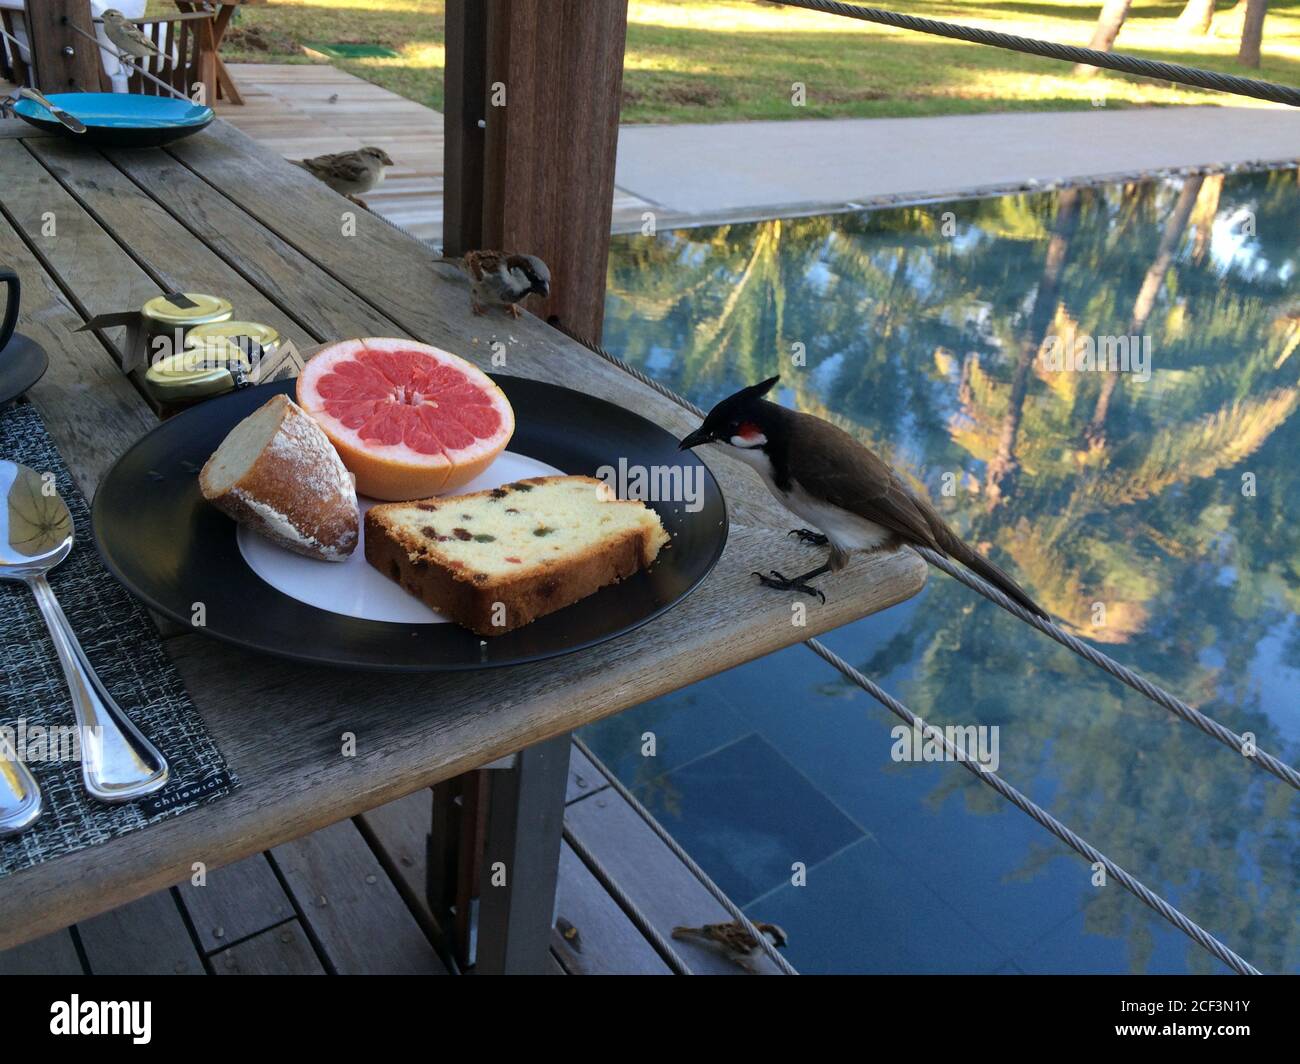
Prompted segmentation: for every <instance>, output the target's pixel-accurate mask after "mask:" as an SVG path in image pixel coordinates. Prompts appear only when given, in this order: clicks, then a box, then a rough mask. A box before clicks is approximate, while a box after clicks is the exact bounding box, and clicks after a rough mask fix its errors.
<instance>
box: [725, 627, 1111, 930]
mask: <svg viewBox="0 0 1300 1064" xmlns="http://www.w3.org/2000/svg"><path fill="white" fill-rule="evenodd" d="M841 631H843V630H841ZM836 634H837V635H839V634H840V633H836ZM782 654H783V655H799V654H802V655H803V659H807V660H802V659H800V658H798V657H793V658H790V659H788V660H787V661H786V662H785V667H783V668H782V667H777V668H771V667H767V664H768V662H770V661H772V660H773V659H771V658H769V659H765V661H764V662H762V663H754V664H751V665H747V666H743V667H742V668H739V669H734V670H732V672H730V673H728V674H727V677H728V682H729V683H730V685H731V691H730V697H731V698H732V700H733V702H734V703H735V704H736V705H737V706H738V707H741V708H740V709H738V710H737V712H738V713H739V714H740V715H741V716H742V717H743V718H744V719H745V721H746V722H747V723H748V724H749V725H750V727H751V728H752V729H753V730H755V731H757V732H758V733H759V734H761V735H762V736H763V737H764V738H765V739H766V740H767V741H768V742H769V743H771V744H772V746H774V747H775V748H776V749H778V750H780V751H781V753H782V755H783V756H784V757H785V758H786V759H787V760H789V761H790V762H791V763H792V764H793V765H794V766H795V767H796V768H797V769H799V770H800V771H802V772H804V773H806V774H807V775H808V776H809V777H810V778H812V779H814V780H816V781H817V786H818V787H819V788H821V789H822V790H823V791H824V792H825V794H826V795H827V797H829V798H830V799H831V800H832V801H833V802H834V803H835V804H836V805H838V806H839V807H840V808H841V809H843V810H844V812H845V813H846V814H847V815H848V816H849V817H851V818H852V819H853V820H854V821H855V822H856V823H857V824H858V825H859V826H861V827H862V828H863V830H864V831H866V833H867V834H868V835H869V836H870V837H872V838H874V839H876V840H877V841H879V842H880V843H881V844H883V845H884V846H886V847H887V848H888V849H890V850H891V851H893V852H894V853H895V854H897V855H898V856H899V858H900V859H904V860H906V861H907V862H908V863H909V865H910V866H911V867H912V868H913V869H914V871H916V872H917V873H918V874H919V875H920V876H921V877H922V879H923V880H924V882H925V883H926V884H928V885H929V886H930V888H931V889H933V890H934V891H935V892H936V893H938V894H939V895H940V896H941V897H943V898H944V899H945V900H946V901H947V902H948V903H949V904H950V905H951V906H952V907H953V908H954V909H956V910H957V911H958V912H959V913H961V915H962V916H964V917H965V918H966V919H968V920H969V921H970V922H971V923H972V924H973V925H974V926H975V927H977V928H978V929H979V930H980V932H981V933H982V934H983V935H984V936H985V937H986V938H988V939H989V940H990V941H993V942H995V943H997V944H998V946H999V947H1000V948H1001V949H1002V950H1003V952H1004V953H1005V954H1008V955H1010V954H1012V953H1015V952H1016V951H1017V950H1020V949H1022V948H1024V947H1025V946H1027V945H1028V944H1029V943H1031V942H1034V941H1036V940H1037V939H1039V938H1041V937H1042V936H1043V935H1044V934H1045V933H1046V932H1047V931H1049V930H1051V929H1052V928H1054V927H1056V926H1057V925H1058V924H1059V923H1060V922H1061V921H1062V920H1064V919H1065V918H1066V917H1067V916H1068V915H1070V914H1071V913H1072V912H1074V911H1076V910H1077V909H1078V908H1079V906H1080V905H1082V904H1083V903H1084V902H1085V901H1086V900H1087V898H1088V892H1089V891H1090V890H1091V889H1092V888H1091V887H1089V885H1088V877H1089V874H1090V870H1089V868H1088V866H1087V865H1086V864H1085V863H1084V862H1083V860H1082V859H1080V858H1076V857H1075V856H1074V855H1073V854H1072V853H1071V852H1070V851H1069V850H1067V849H1066V848H1065V846H1064V845H1063V844H1061V843H1058V842H1057V841H1056V840H1055V839H1053V838H1052V837H1051V836H1049V835H1048V834H1047V833H1046V832H1045V831H1044V830H1043V828H1041V827H1040V826H1039V825H1038V824H1037V823H1035V822H1034V821H1032V820H1031V819H1030V818H1029V817H1027V816H1026V815H1024V814H1023V813H1021V812H1020V811H1019V810H1017V809H1014V808H1012V807H1011V806H1009V805H1008V804H1007V803H1006V802H1005V801H1004V800H1003V799H1002V798H1000V797H998V796H996V795H993V794H991V793H986V792H985V788H984V787H983V785H981V784H979V783H977V782H976V781H974V780H973V779H971V778H970V777H969V776H968V774H967V772H966V770H965V769H963V768H961V767H960V766H959V765H955V764H900V763H897V762H895V761H893V760H892V759H891V757H890V751H891V748H892V746H893V744H894V739H893V737H892V736H891V729H892V728H893V727H895V726H896V725H898V724H899V721H898V719H897V718H896V717H894V716H893V715H892V714H890V713H888V712H887V711H886V710H884V709H883V708H882V707H880V706H879V705H878V704H877V703H876V702H875V701H874V700H873V699H872V698H870V697H869V696H868V695H866V694H865V693H863V692H861V691H859V690H857V689H856V688H854V689H852V690H849V691H839V690H835V689H834V688H831V689H827V688H826V686H825V684H826V683H827V681H828V679H830V678H831V677H833V676H834V674H833V673H832V674H831V677H828V676H827V669H825V668H820V669H819V668H818V666H820V665H821V663H820V662H819V661H817V659H815V658H814V657H813V656H812V655H811V654H809V653H808V652H807V651H806V650H804V649H803V648H802V647H795V648H791V649H790V650H788V651H782ZM774 657H780V655H774ZM801 666H802V667H801ZM891 686H892V685H891ZM1006 731H1007V729H1004V736H1003V738H1004V742H1005V741H1006V734H1005V733H1006ZM1003 756H1006V750H1005V748H1004V749H1003ZM1018 782H1019V781H1018Z"/></svg>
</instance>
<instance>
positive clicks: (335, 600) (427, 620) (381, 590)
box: [236, 451, 563, 624]
mask: <svg viewBox="0 0 1300 1064" xmlns="http://www.w3.org/2000/svg"><path fill="white" fill-rule="evenodd" d="M556 475H563V471H562V470H559V469H556V468H555V467H554V466H549V465H547V464H546V463H545V462H539V461H537V459H535V458H528V457H526V456H525V455H522V454H515V453H514V452H513V451H503V452H502V453H501V454H500V455H499V456H498V457H497V460H496V461H495V462H493V463H492V464H491V465H490V466H488V468H487V469H486V470H484V471H483V472H482V473H480V474H479V475H478V476H477V477H475V478H474V479H473V480H471V481H470V482H469V483H468V484H466V485H465V486H464V487H462V488H458V489H456V494H457V495H467V494H469V493H470V492H472V491H489V490H491V489H492V488H499V487H501V485H502V484H509V483H511V482H513V481H516V480H523V479H524V478H525V477H550V476H556ZM357 502H358V503H360V505H361V518H362V524H361V535H360V537H359V538H358V540H357V549H356V550H354V551H353V552H352V556H351V557H350V558H348V560H347V561H345V562H323V561H318V560H316V559H315V558H304V557H303V556H302V555H301V554H294V553H293V551H291V550H285V549H284V548H283V547H281V546H278V545H277V544H275V543H272V542H271V541H270V540H269V539H265V538H263V537H262V536H259V535H258V534H257V533H256V532H253V531H252V530H250V529H249V528H248V527H247V526H246V525H239V526H238V531H237V532H236V539H237V542H238V543H239V553H240V554H242V555H243V556H244V561H246V562H247V563H248V567H249V568H250V569H252V570H253V572H255V573H256V574H257V575H258V576H260V577H261V578H262V579H263V580H265V581H266V582H267V583H268V584H270V585H271V586H272V587H273V588H275V589H276V590H277V591H283V592H284V593H285V594H286V595H288V596H289V597H290V598H296V599H297V600H298V601H299V602H305V603H307V605H309V606H317V607H319V608H320V609H322V610H329V611H330V612H331V613H341V614H343V615H344V616H346V617H360V618H362V619H364V620H369V621H396V622H397V623H399V624H446V623H449V622H450V618H448V617H444V616H443V615H442V614H441V613H438V612H437V611H436V610H431V609H430V608H429V607H428V606H426V605H425V604H424V603H423V602H421V601H420V600H419V599H418V598H416V597H415V596H414V595H408V594H407V593H406V592H405V591H403V590H402V589H401V588H400V587H398V586H397V584H395V583H394V582H393V581H392V580H389V579H388V577H386V576H384V575H383V574H382V573H380V572H379V570H378V569H376V568H375V567H374V566H373V565H371V564H370V563H369V562H368V561H366V551H365V516H366V511H367V510H369V509H370V507H371V506H374V505H375V500H373V499H367V498H364V497H362V496H358V497H357Z"/></svg>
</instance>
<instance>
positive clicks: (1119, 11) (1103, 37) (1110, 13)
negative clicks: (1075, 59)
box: [1074, 0, 1133, 74]
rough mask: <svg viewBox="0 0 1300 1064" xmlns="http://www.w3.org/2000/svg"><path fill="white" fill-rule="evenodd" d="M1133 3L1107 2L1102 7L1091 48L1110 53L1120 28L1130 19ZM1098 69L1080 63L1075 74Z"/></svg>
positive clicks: (1075, 69) (1110, 0)
mask: <svg viewBox="0 0 1300 1064" xmlns="http://www.w3.org/2000/svg"><path fill="white" fill-rule="evenodd" d="M1132 3H1133V0H1106V2H1105V3H1104V4H1103V5H1102V8H1101V14H1100V15H1099V16H1098V17H1097V28H1096V29H1095V30H1093V31H1092V40H1090V41H1089V42H1088V47H1089V48H1094V49H1096V50H1097V51H1099V52H1109V51H1110V50H1111V46H1112V45H1114V43H1115V38H1116V37H1118V36H1119V29H1120V27H1121V26H1123V25H1124V20H1125V19H1126V18H1128V9H1129V5H1131V4H1132ZM1096 69H1097V68H1096V67H1093V66H1089V65H1088V64H1087V63H1080V64H1078V65H1077V66H1076V67H1075V68H1074V72H1075V73H1076V74H1083V73H1086V72H1088V71H1092V70H1096Z"/></svg>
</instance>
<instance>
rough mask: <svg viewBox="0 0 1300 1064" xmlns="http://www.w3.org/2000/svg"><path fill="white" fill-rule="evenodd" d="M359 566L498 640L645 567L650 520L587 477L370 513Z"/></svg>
mask: <svg viewBox="0 0 1300 1064" xmlns="http://www.w3.org/2000/svg"><path fill="white" fill-rule="evenodd" d="M365 541H366V547H365V550H366V560H367V561H368V562H370V564H371V565H373V566H374V567H375V568H376V569H378V570H379V571H380V572H381V573H383V574H384V575H385V576H388V577H390V578H392V579H393V580H396V581H397V582H398V583H399V584H401V586H402V587H403V588H405V589H406V590H407V591H409V592H410V593H411V594H412V595H414V596H415V597H416V598H418V599H421V600H422V601H423V602H425V603H427V604H428V605H429V606H432V607H433V608H434V609H436V610H439V611H440V612H442V613H445V614H447V616H449V617H451V618H452V619H453V620H454V621H457V622H458V623H460V624H463V625H464V626H465V627H466V628H469V629H472V630H473V631H475V632H477V633H478V634H479V635H483V636H489V635H501V634H503V633H505V632H508V631H511V630H512V629H515V628H518V627H519V626H520V625H524V624H527V623H528V622H529V621H532V620H536V619H537V618H538V617H541V616H543V615H544V614H547V613H553V612H554V611H555V610H558V609H562V608H563V607H565V606H569V605H572V604H573V603H575V602H577V601H578V600H579V599H582V598H586V597H587V596H588V595H590V594H592V593H594V592H596V591H599V590H600V589H601V588H602V587H604V586H605V585H607V584H613V583H617V582H618V581H619V580H623V579H625V578H626V577H629V576H631V575H632V574H633V573H635V572H637V571H638V570H640V569H644V568H646V567H648V566H649V565H650V564H651V562H653V561H654V560H655V558H656V557H657V556H658V554H659V550H660V548H662V547H663V546H664V544H665V543H667V542H668V533H666V532H665V531H664V528H663V525H661V524H660V523H659V515H658V514H656V513H655V512H654V511H653V510H651V509H648V508H647V507H646V506H644V505H643V504H641V503H640V502H629V501H622V500H619V499H617V498H615V497H614V495H613V494H612V493H611V492H610V490H609V489H608V488H607V487H606V486H605V485H604V484H603V483H602V482H601V481H599V480H595V479H593V478H591V477H534V478H531V479H529V480H520V481H517V482H515V483H513V484H506V485H505V486H504V487H500V488H496V489H494V490H492V491H480V492H475V493H474V494H471V495H460V496H456V497H452V498H437V499H425V500H423V501H419V502H406V503H388V504H384V505H381V506H374V507H372V508H371V509H370V511H369V513H367V514H366V537H365Z"/></svg>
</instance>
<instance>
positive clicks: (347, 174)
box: [289, 147, 393, 207]
mask: <svg viewBox="0 0 1300 1064" xmlns="http://www.w3.org/2000/svg"><path fill="white" fill-rule="evenodd" d="M289 161H290V162H292V163H293V165H294V166H301V167H302V168H303V169H304V170H306V171H307V173H309V174H311V176H312V177H314V178H316V179H317V180H319V181H324V182H325V184H327V185H329V187H330V188H332V189H333V190H334V191H335V192H338V193H341V194H342V195H344V196H347V197H348V199H350V200H355V201H356V202H357V203H361V205H362V206H363V207H364V206H365V204H364V203H362V201H361V200H358V199H357V197H358V196H360V195H361V194H362V193H365V192H369V191H370V190H371V189H372V188H374V187H375V186H376V185H377V184H379V182H381V181H382V180H383V179H384V167H385V166H392V165H393V160H392V159H391V158H390V157H389V155H388V152H386V151H384V149H383V148H374V147H366V148H358V149H357V150H356V151H341V152H336V153H334V154H332V155H317V156H316V157H315V158H314V159H301V160H299V159H291V160H289Z"/></svg>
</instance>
